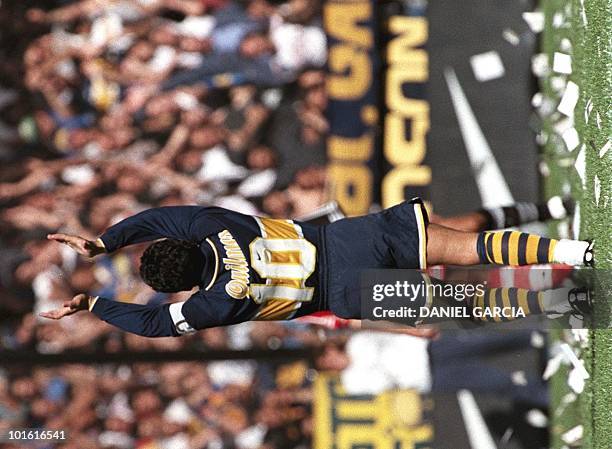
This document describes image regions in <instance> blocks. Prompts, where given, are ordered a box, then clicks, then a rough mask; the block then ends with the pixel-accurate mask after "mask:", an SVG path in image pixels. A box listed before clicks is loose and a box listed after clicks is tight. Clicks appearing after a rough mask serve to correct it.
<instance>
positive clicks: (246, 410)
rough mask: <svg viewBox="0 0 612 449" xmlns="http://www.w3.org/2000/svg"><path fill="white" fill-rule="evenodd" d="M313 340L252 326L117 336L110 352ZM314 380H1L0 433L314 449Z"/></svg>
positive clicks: (249, 369)
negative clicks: (180, 335) (55, 432)
mask: <svg viewBox="0 0 612 449" xmlns="http://www.w3.org/2000/svg"><path fill="white" fill-rule="evenodd" d="M91 324H93V323H91ZM91 330H92V332H96V330H95V328H91ZM315 340H319V337H318V336H317V333H316V331H313V328H312V327H310V328H309V327H306V326H305V325H294V326H293V327H287V326H284V325H282V324H279V323H272V324H269V323H266V324H265V325H263V324H262V323H255V324H251V325H249V327H248V328H247V327H245V326H235V327H233V328H228V329H221V328H219V329H211V330H208V331H205V332H202V333H199V334H198V335H196V336H193V337H188V338H186V339H177V338H164V339H157V340H151V339H145V338H143V337H137V336H133V335H123V334H120V333H116V332H115V333H113V332H112V331H111V332H110V333H109V334H108V335H107V338H106V341H105V344H104V346H105V350H106V351H110V352H114V351H118V350H120V348H121V347H126V348H130V350H142V349H145V348H149V349H150V348H156V349H158V350H164V351H174V350H178V349H180V347H184V345H185V344H187V345H192V346H193V347H199V348H200V349H204V348H213V349H236V348H240V349H245V348H251V347H253V346H257V345H261V344H264V345H270V344H273V342H276V343H278V344H281V345H283V346H285V347H294V348H295V347H300V346H301V345H304V344H308V345H311V344H315ZM185 342H187V343H185ZM314 376H315V372H314V370H312V369H311V368H310V366H309V364H308V363H307V362H306V361H303V360H297V361H284V362H282V363H281V362H278V363H276V362H259V363H254V362H248V361H216V362H208V363H203V362H173V363H161V364H160V363H155V364H147V363H137V364H130V365H98V366H95V367H94V366H87V365H63V366H60V367H57V368H49V367H47V368H44V367H39V368H35V369H33V370H19V369H13V370H10V371H4V372H2V371H0V433H2V432H3V431H4V430H7V429H17V428H36V427H41V428H44V429H64V430H66V432H67V434H68V438H67V440H66V441H65V442H60V443H59V444H57V445H55V446H53V447H56V448H58V449H69V448H70V449H72V448H75V449H77V448H78V449H80V448H94V447H99V448H116V449H121V448H126V449H128V448H137V449H145V448H146V449H186V448H194V449H200V448H201V449H224V448H236V449H250V448H253V449H281V448H282V449H285V448H286V449H291V448H296V449H297V448H308V447H311V437H312V422H311V420H312V411H311V407H312V388H311V383H312V380H313V377H314ZM7 447H10V448H13V447H25V446H19V445H15V446H7ZM44 447H50V446H44Z"/></svg>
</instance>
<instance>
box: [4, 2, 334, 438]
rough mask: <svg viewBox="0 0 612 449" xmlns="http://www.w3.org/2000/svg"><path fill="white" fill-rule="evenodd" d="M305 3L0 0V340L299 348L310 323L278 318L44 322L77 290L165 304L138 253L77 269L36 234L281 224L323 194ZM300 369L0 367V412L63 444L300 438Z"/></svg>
mask: <svg viewBox="0 0 612 449" xmlns="http://www.w3.org/2000/svg"><path fill="white" fill-rule="evenodd" d="M320 8H321V5H320V1H319V0H290V1H275V0H79V1H66V0H57V1H45V2H42V1H33V0H25V1H23V2H12V1H3V2H2V8H0V28H1V31H0V33H1V37H2V45H1V48H0V65H1V67H2V70H1V71H0V112H1V117H0V222H1V226H0V257H1V258H2V261H3V262H2V264H1V266H0V295H1V298H2V299H1V301H0V314H1V315H2V320H1V321H0V350H6V349H10V350H35V351H39V352H43V353H59V352H63V351H67V350H82V351H95V350H97V349H99V350H104V351H107V352H117V351H123V350H127V351H135V350H140V349H152V350H162V351H173V350H180V349H197V350H202V349H208V348H213V349H223V348H225V349H232V348H248V347H252V346H253V345H260V346H264V347H268V346H269V345H275V346H276V347H278V346H289V347H291V345H294V346H296V347H297V346H301V345H305V344H314V343H315V342H314V340H316V339H317V338H319V336H318V334H317V332H315V331H312V330H308V329H306V328H303V327H302V326H301V325H296V324H293V325H289V326H286V325H278V326H277V325H274V326H269V325H267V326H268V327H265V328H264V327H261V326H259V325H258V324H257V323H255V324H251V325H247V326H242V327H239V328H238V330H232V329H230V330H226V329H211V330H209V331H206V332H203V333H200V334H198V335H197V336H195V337H190V338H185V339H161V340H147V339H144V338H139V337H134V336H128V335H125V334H123V333H119V332H116V331H114V330H113V329H112V328H111V327H110V326H108V325H106V324H105V323H102V322H100V321H98V320H97V319H95V318H92V317H91V316H89V315H88V314H81V315H79V316H75V317H73V318H74V319H70V320H62V321H61V322H50V321H49V322H44V321H41V320H40V319H39V318H38V317H37V314H38V312H40V311H42V310H47V309H49V308H51V307H54V306H56V305H57V304H58V302H60V301H62V300H65V299H66V298H69V297H71V296H72V295H73V294H75V293H77V292H90V293H95V294H103V295H104V296H106V297H111V298H115V299H117V300H124V301H133V302H137V303H143V304H144V303H155V302H158V301H174V300H181V299H183V295H180V294H178V295H170V296H168V295H160V294H156V293H155V292H153V291H152V290H150V289H149V288H148V287H146V286H145V285H144V284H143V283H142V282H140V280H139V278H138V275H137V273H138V259H139V256H140V254H141V252H142V249H143V248H141V247H133V248H129V249H128V250H126V251H123V252H121V253H120V254H116V255H112V256H106V257H103V258H101V259H100V260H97V261H96V262H95V263H93V262H89V261H83V260H80V259H78V258H77V257H76V256H75V255H74V254H72V253H71V252H70V251H69V250H67V248H64V247H62V246H60V245H58V244H56V243H54V242H48V241H46V239H45V236H46V234H47V233H49V232H57V231H60V232H68V233H74V234H80V235H83V236H87V237H91V238H93V237H96V236H97V235H99V234H100V233H101V232H102V231H103V230H104V229H105V228H107V227H108V226H110V225H111V224H113V223H115V222H117V221H118V220H120V219H122V218H124V217H127V216H129V215H132V214H134V213H137V212H139V211H141V210H144V209H146V208H150V207H154V206H161V205H174V204H200V205H217V206H221V207H227V208H230V209H233V210H237V211H240V212H244V213H253V214H255V213H259V214H267V215H270V216H274V217H290V216H291V217H296V216H300V215H302V214H305V213H308V212H310V211H312V210H313V209H314V208H316V207H317V206H319V205H320V204H322V203H323V202H325V201H326V199H327V198H326V195H327V193H326V192H327V191H328V189H327V186H326V177H325V170H324V164H325V136H326V133H327V130H328V123H327V120H326V118H325V115H324V111H325V108H326V103H327V98H326V94H325V86H324V72H323V65H324V64H325V61H326V40H325V34H324V32H323V30H322V28H321V19H320V17H321V15H320V13H321V11H320ZM270 333H272V334H270ZM313 339H314V340H313ZM234 368H235V369H234ZM279 372H280V374H279ZM235 373H238V374H235ZM283 373H284V374H283ZM287 373H289V374H287ZM295 373H297V376H294V374H295ZM307 374H308V369H307V367H304V366H303V365H302V364H297V365H295V366H294V365H293V364H291V363H289V364H287V366H272V365H266V364H259V365H253V364H248V363H247V364H238V363H237V362H215V363H210V364H203V363H197V364H195V363H181V364H167V365H163V366H162V367H161V368H160V367H158V366H149V365H134V366H130V367H126V366H113V367H110V366H108V367H103V368H100V367H98V368H90V367H84V366H74V367H70V368H62V369H59V368H58V369H54V368H40V369H36V370H35V371H34V372H3V373H2V377H1V380H0V422H2V423H3V425H5V426H6V425H9V426H12V427H13V428H14V427H15V426H22V427H23V426H26V427H27V426H29V427H36V426H43V427H51V428H54V427H60V428H61V427H64V428H66V429H67V430H68V431H69V432H71V438H70V443H69V444H67V445H66V446H65V447H143V448H144V447H181V448H182V447H196V448H211V449H212V448H226V447H228V448H229V447H239V448H249V447H261V448H292V447H301V445H302V446H303V445H304V444H306V446H304V447H307V446H308V440H309V438H310V436H309V435H310V424H309V420H308V419H303V418H305V417H307V416H310V412H309V401H310V396H309V395H310V393H309V391H308V389H307V388H306V389H304V390H303V388H304V387H305V385H307V383H308V376H307ZM236 376H237V377H236ZM279 376H280V379H281V381H279ZM293 377H297V380H293ZM287 389H294V390H295V391H296V393H295V394H290V395H288V394H286V393H287V391H289V390H287ZM26 404H28V405H26ZM187 430H188V431H187ZM171 436H172V437H171ZM173 438H174V439H175V440H173ZM181 438H183V440H180V439H181ZM185 439H187V440H189V442H188V443H185V441H187V440H185ZM179 440H180V441H179ZM172 441H174V443H172ZM134 445H136V446H134Z"/></svg>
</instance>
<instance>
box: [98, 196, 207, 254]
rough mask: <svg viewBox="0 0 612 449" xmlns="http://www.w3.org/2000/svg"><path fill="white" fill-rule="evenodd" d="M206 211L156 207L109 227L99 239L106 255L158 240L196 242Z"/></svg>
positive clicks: (178, 207)
mask: <svg viewBox="0 0 612 449" xmlns="http://www.w3.org/2000/svg"><path fill="white" fill-rule="evenodd" d="M205 214H206V208H203V207H199V206H167V207H156V208H153V209H148V210H145V211H143V212H140V213H138V214H136V215H132V216H131V217H128V218H126V219H125V220H122V221H120V222H119V223H117V224H115V225H113V226H111V227H110V228H108V229H107V230H106V232H104V234H102V236H101V237H100V239H101V240H102V242H103V243H104V247H105V248H106V250H107V251H108V252H113V251H116V250H118V249H120V248H123V247H124V246H128V245H132V244H135V243H142V242H148V241H151V240H156V239H159V238H164V237H165V238H173V239H177V240H199V239H201V238H202V237H203V235H201V234H200V233H201V232H202V228H206V219H205Z"/></svg>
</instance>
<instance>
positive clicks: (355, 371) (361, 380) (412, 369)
mask: <svg viewBox="0 0 612 449" xmlns="http://www.w3.org/2000/svg"><path fill="white" fill-rule="evenodd" d="M428 344H429V341H428V340H427V339H424V338H419V337H413V336H411V335H401V334H390V333H384V332H359V333H357V334H355V335H353V336H352V337H351V338H350V339H349V341H348V343H347V345H346V351H347V354H348V356H349V358H350V360H351V362H350V365H349V366H348V367H347V368H346V369H345V370H344V371H343V372H342V374H341V381H342V386H343V387H344V389H345V390H346V392H347V393H348V394H379V393H382V392H384V391H388V390H393V389H415V390H418V391H419V392H421V393H427V392H429V391H430V390H431V371H430V368H429V355H428V353H427V346H428Z"/></svg>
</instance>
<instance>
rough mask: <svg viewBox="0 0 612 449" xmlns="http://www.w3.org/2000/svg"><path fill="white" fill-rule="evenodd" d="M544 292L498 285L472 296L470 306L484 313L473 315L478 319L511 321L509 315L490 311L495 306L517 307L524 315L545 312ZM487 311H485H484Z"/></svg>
mask: <svg viewBox="0 0 612 449" xmlns="http://www.w3.org/2000/svg"><path fill="white" fill-rule="evenodd" d="M544 293H545V292H536V291H532V290H526V289H524V288H513V287H500V288H491V289H487V290H485V292H484V294H482V295H476V296H474V299H473V301H472V307H478V308H480V309H481V310H482V311H483V312H484V313H481V314H479V315H478V316H474V319H475V320H478V321H512V320H514V319H515V318H513V317H511V316H499V314H498V315H496V314H493V313H491V312H492V311H493V310H494V308H495V307H513V308H514V309H515V310H517V309H518V308H519V307H520V308H521V310H522V311H523V313H524V315H525V316H528V315H538V314H541V313H545V311H546V310H545V294H544ZM487 310H488V311H489V313H486V311H487Z"/></svg>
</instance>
